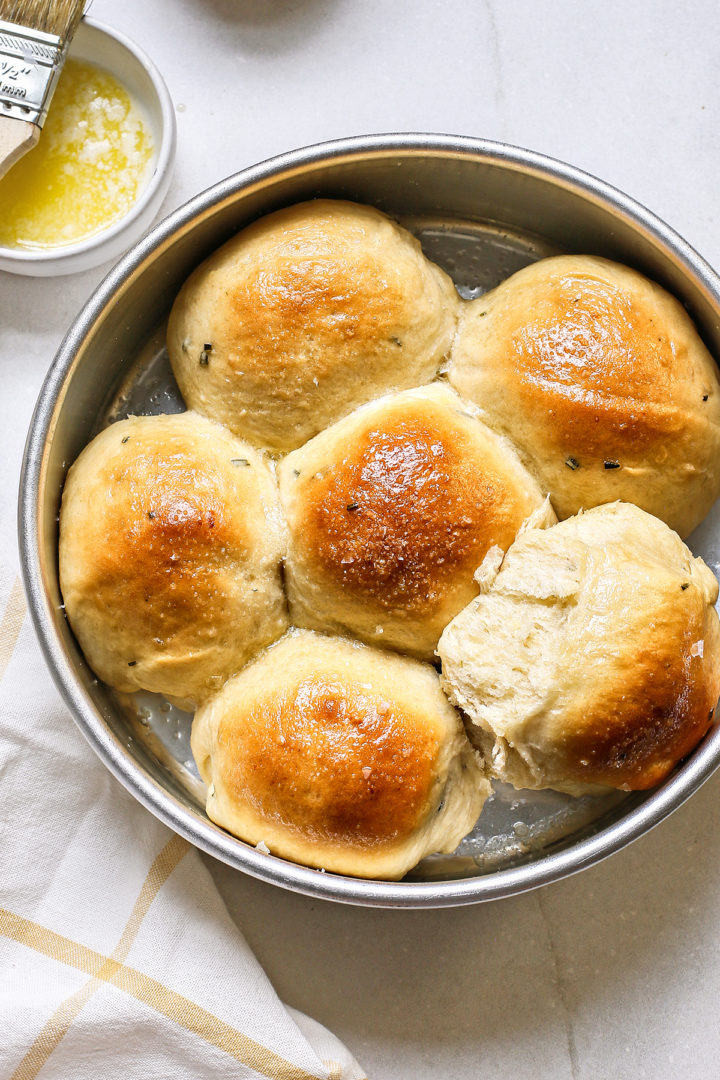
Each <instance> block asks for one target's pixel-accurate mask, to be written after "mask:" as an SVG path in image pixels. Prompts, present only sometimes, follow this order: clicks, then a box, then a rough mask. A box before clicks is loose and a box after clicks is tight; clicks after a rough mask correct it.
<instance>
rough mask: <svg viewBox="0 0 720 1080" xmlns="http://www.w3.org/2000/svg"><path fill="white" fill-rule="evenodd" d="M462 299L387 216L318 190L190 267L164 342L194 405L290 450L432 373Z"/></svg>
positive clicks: (247, 434)
mask: <svg viewBox="0 0 720 1080" xmlns="http://www.w3.org/2000/svg"><path fill="white" fill-rule="evenodd" d="M459 303H460V301H459V297H458V295H457V293H456V291H455V288H454V286H453V283H452V281H451V280H450V278H449V277H448V276H447V274H445V273H444V271H442V270H441V269H440V268H439V267H437V266H435V264H434V263H431V262H430V261H429V260H428V259H427V258H426V257H425V255H424V254H423V251H422V248H421V247H420V244H419V243H418V241H417V240H416V239H415V238H414V237H413V236H412V235H411V234H410V233H409V232H407V231H406V230H405V229H403V228H401V227H400V226H399V225H397V224H396V223H395V222H394V221H392V220H391V219H390V218H388V217H386V216H385V214H382V213H380V212H379V211H378V210H374V209H373V208H372V207H369V206H359V205H356V204H354V203H349V202H342V201H336V200H329V199H318V200H316V201H314V202H307V203H301V204H300V205H297V206H291V207H289V208H288V209H286V210H279V211H277V212H276V213H274V214H270V215H269V216H267V217H263V218H261V219H260V220H259V221H256V222H255V223H254V224H252V225H250V226H249V227H248V228H246V229H244V230H243V231H242V232H241V233H239V234H238V235H237V236H235V237H233V239H232V240H229V241H228V242H227V243H226V244H225V245H224V246H223V247H221V248H220V249H219V250H218V251H216V252H215V253H214V254H213V255H211V256H210V258H209V259H207V260H206V261H205V262H204V263H203V264H202V265H201V266H199V267H198V268H197V270H195V272H194V273H193V274H192V275H191V277H190V278H189V279H188V281H187V282H186V283H185V285H184V286H183V288H182V290H181V292H180V294H179V296H178V298H177V300H176V301H175V304H174V306H173V309H172V312H171V315H170V322H169V326H168V337H167V343H168V353H169V356H170V361H171V363H172V368H173V371H174V373H175V378H176V379H177V381H178V385H179V386H180V389H181V391H182V394H183V397H184V398H185V401H186V402H187V404H188V406H189V407H190V408H193V409H197V411H198V412H201V413H203V414H204V415H206V416H210V417H212V418H213V419H215V420H219V421H220V422H221V423H223V424H226V425H227V426H228V427H229V428H230V429H231V430H232V431H234V432H235V433H236V434H238V435H240V436H242V437H243V438H245V439H248V440H250V441H251V442H252V443H254V444H255V445H256V446H260V447H266V448H269V449H271V450H274V451H287V450H292V449H293V448H294V447H297V446H300V445H301V444H302V443H304V442H305V441H306V440H307V439H309V438H310V437H311V436H313V435H315V434H317V432H318V431H321V430H322V429H323V428H325V427H327V425H328V424H331V423H333V422H334V421H335V420H337V419H339V418H340V417H341V416H344V415H346V414H347V413H349V412H350V411H351V410H352V409H354V408H355V407H356V406H357V405H361V404H363V403H364V402H366V401H370V400H371V399H372V398H374V397H377V396H378V395H379V394H384V393H387V392H388V391H391V390H400V389H402V388H404V387H408V386H415V385H417V384H420V383H425V382H429V381H430V380H431V379H432V378H433V377H434V376H435V373H436V372H437V370H438V368H439V367H440V365H441V364H442V363H443V362H444V361H445V360H446V358H447V357H448V355H449V351H450V346H451V343H452V339H453V335H454V333H455V328H456V323H457V313H458V307H459Z"/></svg>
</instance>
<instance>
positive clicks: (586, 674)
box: [438, 503, 720, 794]
mask: <svg viewBox="0 0 720 1080" xmlns="http://www.w3.org/2000/svg"><path fill="white" fill-rule="evenodd" d="M717 596H718V583H717V581H716V580H715V577H714V576H713V574H712V572H711V571H710V570H709V569H708V567H707V566H706V565H705V563H704V562H703V561H702V560H701V559H696V558H693V556H692V554H691V553H690V551H689V550H688V548H687V547H686V546H685V545H684V544H683V543H682V541H681V540H680V538H679V537H678V536H677V534H676V533H674V532H672V531H671V530H670V529H669V528H668V527H667V526H666V525H665V524H664V523H663V522H661V521H659V520H658V519H656V518H654V517H651V516H650V515H649V514H646V513H645V512H644V511H643V510H640V509H638V507H636V506H632V505H630V504H627V503H611V504H608V505H606V506H602V507H597V508H596V509H594V510H590V511H588V512H587V513H584V514H581V515H579V516H577V517H573V518H568V519H567V520H566V521H563V522H561V523H560V524H558V525H555V526H553V527H552V528H550V529H547V530H529V531H527V532H525V533H523V534H522V536H521V537H519V539H518V540H517V541H516V543H515V544H514V545H513V546H512V547H511V548H510V550H509V551H508V552H507V554H506V555H505V559H504V561H503V563H502V566H501V568H500V570H499V573H498V574H497V577H496V578H495V580H494V581H492V582H491V583H489V584H488V586H487V591H486V592H485V593H484V594H482V595H480V596H479V597H478V598H477V599H476V600H474V601H473V602H472V603H471V604H470V605H469V606H468V607H467V608H466V609H465V610H464V611H463V612H461V613H460V615H458V616H457V618H456V619H454V620H453V622H452V623H451V624H450V625H449V626H448V628H447V630H446V631H445V632H444V634H443V636H442V638H441V639H440V644H439V646H438V652H439V653H440V656H441V659H442V679H443V685H444V687H445V689H446V691H447V692H448V694H449V696H450V699H451V700H452V701H453V702H454V703H455V704H457V705H459V706H460V707H461V708H462V709H463V710H464V712H465V714H466V716H467V717H468V719H469V721H470V723H469V725H468V728H469V732H470V735H471V738H472V740H473V741H474V742H476V744H477V745H478V746H480V747H482V748H483V750H484V752H485V754H486V758H487V761H488V763H489V765H490V770H491V774H492V775H493V776H496V777H498V778H499V779H501V780H506V781H509V782H510V783H512V784H514V785H515V786H516V787H519V788H544V787H549V788H556V789H558V790H560V791H567V792H569V793H570V794H581V793H583V792H586V791H593V790H598V788H599V787H615V788H622V789H624V790H635V789H644V788H650V787H653V786H654V785H655V784H658V783H660V781H662V780H663V779H664V778H665V777H666V776H667V775H668V774H669V773H670V771H671V770H672V769H673V768H674V766H675V765H676V764H677V763H678V761H680V759H681V758H683V757H684V756H685V755H686V754H688V753H689V752H690V751H691V750H692V749H693V747H694V746H695V745H696V744H697V743H698V742H699V740H700V739H701V738H702V737H703V735H704V734H705V733H706V731H707V730H708V728H709V727H710V725H711V723H712V720H713V716H714V710H715V707H716V704H717V700H718V694H720V622H719V620H718V615H717V612H716V610H715V608H714V607H713V605H714V603H715V601H716V600H717Z"/></svg>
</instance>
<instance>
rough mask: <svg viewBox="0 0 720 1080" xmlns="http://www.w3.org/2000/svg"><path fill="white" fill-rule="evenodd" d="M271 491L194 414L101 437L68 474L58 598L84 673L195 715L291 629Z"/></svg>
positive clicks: (138, 423) (257, 463)
mask: <svg viewBox="0 0 720 1080" xmlns="http://www.w3.org/2000/svg"><path fill="white" fill-rule="evenodd" d="M283 550H284V531H283V526H282V523H281V518H280V513H279V508H278V502H277V490H276V487H275V482H274V479H273V477H272V476H271V473H270V471H269V470H268V468H267V466H266V465H265V463H264V461H263V460H262V458H261V457H260V455H258V454H257V452H256V451H255V450H254V449H253V448H252V447H250V446H248V445H247V444H246V443H242V442H241V441H240V440H239V439H236V438H234V437H233V436H232V435H231V434H230V433H229V432H228V431H226V430H225V429H224V428H222V427H220V425H219V424H215V423H213V422H212V421H210V420H206V419H205V418H204V417H201V416H198V415H197V414H196V413H184V414H182V415H174V416H172V415H171V416H138V417H131V418H130V419H127V420H122V421H120V422H119V423H116V424H113V425H112V426H111V427H109V428H106V429H105V431H103V432H102V433H101V434H100V435H98V436H97V438H95V439H94V440H93V441H92V443H90V445H89V446H87V447H86V448H85V450H83V452H82V454H81V455H80V457H79V458H78V460H77V461H76V462H75V464H74V465H73V466H72V468H71V469H70V471H69V473H68V478H67V483H66V485H65V490H64V493H63V500H62V510H61V514H60V586H61V589H62V594H63V600H64V603H65V610H66V613H67V616H68V619H69V620H70V625H71V626H72V629H73V631H74V633H75V636H76V637H77V639H78V641H79V643H80V646H81V648H82V650H83V652H84V653H85V656H86V658H87V660H88V663H89V664H90V666H91V667H92V668H93V670H94V671H95V673H96V674H97V675H99V677H100V678H101V679H103V680H104V681H105V682H107V683H109V685H110V686H113V687H115V689H117V690H121V691H125V692H128V693H129V692H132V691H134V690H139V689H144V690H152V691H156V692H158V693H161V694H165V695H166V696H167V697H169V698H171V699H173V700H176V701H179V702H182V703H183V704H197V703H198V702H200V701H202V700H203V699H204V698H205V697H207V696H208V694H209V693H211V692H212V691H214V690H216V689H217V688H218V687H219V686H220V685H222V682H223V680H224V679H225V678H227V677H228V676H229V675H232V674H233V673H234V672H235V671H237V670H238V669H239V668H240V667H241V666H242V665H243V664H244V663H245V661H246V660H247V659H248V658H249V657H250V656H251V655H252V654H253V653H254V652H255V651H256V650H257V649H259V648H261V647H263V646H265V645H268V644H269V643H270V642H271V641H274V640H275V639H276V638H278V637H279V636H280V635H281V634H282V633H283V632H284V631H285V629H286V628H287V614H286V605H285V599H284V595H283V591H282V586H281V580H280V569H279V567H280V561H281V558H282V554H283Z"/></svg>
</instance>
